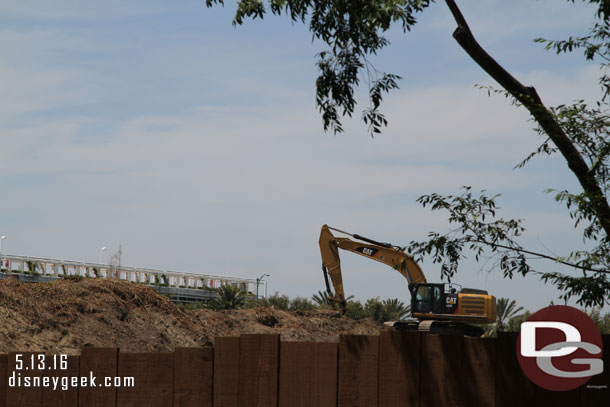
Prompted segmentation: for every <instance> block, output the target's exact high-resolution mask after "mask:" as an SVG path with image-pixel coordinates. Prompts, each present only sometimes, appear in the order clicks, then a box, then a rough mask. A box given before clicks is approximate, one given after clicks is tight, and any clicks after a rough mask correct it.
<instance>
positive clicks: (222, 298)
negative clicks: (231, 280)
mask: <svg viewBox="0 0 610 407" xmlns="http://www.w3.org/2000/svg"><path fill="white" fill-rule="evenodd" d="M209 290H211V291H214V292H215V293H216V297H214V298H212V299H211V300H210V301H209V302H208V307H210V308H212V309H215V310H219V309H238V308H241V307H242V306H243V305H244V303H245V302H246V299H247V298H248V293H247V292H245V291H243V290H240V289H239V288H238V287H233V286H231V285H228V284H225V285H222V286H220V287H218V288H209Z"/></svg>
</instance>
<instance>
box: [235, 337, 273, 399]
mask: <svg viewBox="0 0 610 407" xmlns="http://www.w3.org/2000/svg"><path fill="white" fill-rule="evenodd" d="M279 345H280V336H279V335H241V336H240V338H239V407H249V406H256V407H267V406H276V405H277V402H278V400H277V396H278V368H279Z"/></svg>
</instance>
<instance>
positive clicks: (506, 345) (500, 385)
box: [496, 332, 536, 407]
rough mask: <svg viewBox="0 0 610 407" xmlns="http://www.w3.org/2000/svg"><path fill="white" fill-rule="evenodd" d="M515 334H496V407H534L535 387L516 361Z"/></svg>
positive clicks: (516, 334)
mask: <svg viewBox="0 0 610 407" xmlns="http://www.w3.org/2000/svg"><path fill="white" fill-rule="evenodd" d="M517 336H518V333H516V332H498V338H497V339H496V346H497V348H496V358H497V363H496V366H497V368H496V407H514V406H519V407H529V406H535V405H536V404H535V385H534V384H533V383H532V382H531V381H530V380H529V379H528V378H527V377H526V376H525V374H524V373H523V371H522V370H521V366H519V361H518V360H517Z"/></svg>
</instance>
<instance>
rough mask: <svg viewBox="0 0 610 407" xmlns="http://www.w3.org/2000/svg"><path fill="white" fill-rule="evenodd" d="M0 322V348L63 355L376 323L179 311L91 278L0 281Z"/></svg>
mask: <svg viewBox="0 0 610 407" xmlns="http://www.w3.org/2000/svg"><path fill="white" fill-rule="evenodd" d="M0 326H1V327H2V328H0V338H1V339H0V353H7V352H11V351H44V352H47V353H68V354H78V353H79V352H80V348H82V347H86V346H96V347H119V348H121V351H122V352H165V351H171V350H173V349H174V348H176V347H185V346H187V347H188V346H206V345H211V344H213V342H214V338H215V337H217V336H234V335H240V334H243V333H278V334H280V335H281V337H282V340H285V341H337V340H338V339H339V335H341V334H347V333H356V334H376V333H378V331H379V330H380V329H382V328H381V326H380V325H379V324H378V323H376V322H374V321H371V320H361V321H354V320H351V319H349V318H347V317H343V316H339V315H338V314H337V312H333V311H303V312H287V311H281V310H275V309H272V308H257V309H245V310H232V311H212V310H205V309H204V310H195V311H185V310H183V309H181V308H180V307H178V306H177V305H175V304H173V303H172V302H171V301H170V300H169V299H168V298H166V297H164V296H162V295H160V294H158V293H156V292H155V291H154V290H152V289H150V288H148V287H144V286H141V285H138V284H134V283H128V282H124V281H115V280H96V279H83V280H59V281H55V282H53V283H22V282H19V281H12V280H2V281H0Z"/></svg>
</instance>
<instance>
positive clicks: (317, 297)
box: [311, 291, 330, 305]
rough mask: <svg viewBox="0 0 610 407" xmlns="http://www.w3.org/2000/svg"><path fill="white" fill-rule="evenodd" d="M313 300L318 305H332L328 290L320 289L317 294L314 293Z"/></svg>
mask: <svg viewBox="0 0 610 407" xmlns="http://www.w3.org/2000/svg"><path fill="white" fill-rule="evenodd" d="M311 300H312V301H313V302H315V303H316V304H318V305H330V298H328V293H327V292H326V291H318V293H317V294H314V295H312V297H311Z"/></svg>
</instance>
